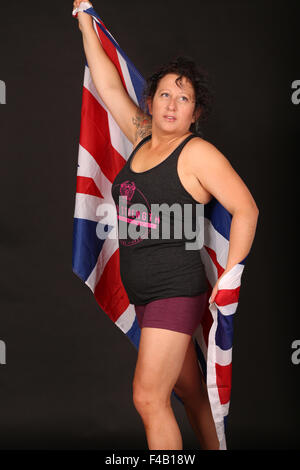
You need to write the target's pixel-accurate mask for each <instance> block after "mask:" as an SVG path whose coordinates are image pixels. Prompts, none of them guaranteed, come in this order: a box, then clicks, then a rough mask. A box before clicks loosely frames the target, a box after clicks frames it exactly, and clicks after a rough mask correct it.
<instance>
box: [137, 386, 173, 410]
mask: <svg viewBox="0 0 300 470" xmlns="http://www.w3.org/2000/svg"><path fill="white" fill-rule="evenodd" d="M132 398H133V403H134V406H135V408H136V410H137V411H138V412H139V414H140V415H142V416H148V415H151V414H155V413H156V412H157V411H158V410H159V409H161V408H162V407H163V406H166V405H167V404H168V403H169V401H170V397H168V396H167V395H166V394H163V393H161V391H159V389H158V387H157V388H156V387H155V386H153V385H152V386H145V385H144V384H142V383H134V384H133V394H132Z"/></svg>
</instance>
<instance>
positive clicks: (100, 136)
mask: <svg viewBox="0 0 300 470" xmlns="http://www.w3.org/2000/svg"><path fill="white" fill-rule="evenodd" d="M109 135H110V133H109V126H108V118H107V113H106V111H105V109H104V108H103V107H102V106H101V105H100V104H99V103H98V101H97V100H96V99H95V98H94V96H93V95H92V94H91V93H90V92H89V90H88V89H87V88H85V87H83V92H82V110H81V126H80V145H81V146H82V147H83V148H85V149H86V150H87V151H88V152H89V153H90V154H91V155H92V157H93V158H94V159H95V160H96V162H97V163H98V165H99V166H100V168H101V170H102V172H103V174H104V175H105V176H106V178H107V179H108V180H109V181H110V182H111V183H112V182H113V180H114V179H115V177H116V175H117V174H118V173H119V172H120V171H121V169H122V168H123V166H124V165H125V163H126V161H125V159H124V158H123V157H122V155H120V154H119V152H117V151H116V149H115V148H114V147H113V146H112V145H111V142H110V140H109V138H108V136H109Z"/></svg>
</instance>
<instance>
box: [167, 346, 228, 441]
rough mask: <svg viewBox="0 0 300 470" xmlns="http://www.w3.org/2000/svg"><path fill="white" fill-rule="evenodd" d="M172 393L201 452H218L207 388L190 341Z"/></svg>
mask: <svg viewBox="0 0 300 470" xmlns="http://www.w3.org/2000/svg"><path fill="white" fill-rule="evenodd" d="M174 391H175V393H176V394H177V395H178V396H179V397H180V398H182V400H183V402H184V408H185V411H186V414H187V417H188V419H189V422H190V424H191V426H192V428H193V430H194V432H195V434H196V436H197V439H198V440H199V442H200V445H201V448H202V449H203V450H218V449H219V440H218V437H217V433H216V428H215V424H214V420H213V416H212V412H211V407H210V403H209V398H208V393H207V387H206V384H205V382H204V379H203V377H202V374H201V371H200V369H199V365H198V359H197V355H196V351H195V346H194V344H193V342H192V339H191V340H190V343H189V346H188V349H187V353H186V356H185V359H184V362H183V366H182V370H181V371H180V374H179V377H178V380H177V382H176V384H175V387H174Z"/></svg>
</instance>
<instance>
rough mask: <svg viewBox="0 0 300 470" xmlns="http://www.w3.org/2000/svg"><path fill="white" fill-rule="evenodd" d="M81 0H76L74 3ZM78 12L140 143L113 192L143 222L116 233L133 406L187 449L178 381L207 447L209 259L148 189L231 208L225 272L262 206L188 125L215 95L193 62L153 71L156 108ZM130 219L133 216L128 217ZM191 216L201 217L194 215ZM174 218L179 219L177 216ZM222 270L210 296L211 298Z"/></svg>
mask: <svg viewBox="0 0 300 470" xmlns="http://www.w3.org/2000/svg"><path fill="white" fill-rule="evenodd" d="M81 1H82V0H75V1H74V3H73V5H74V8H76V7H78V6H79V5H80V3H81ZM77 18H78V22H79V28H80V30H81V32H82V37H83V45H84V50H85V54H86V58H87V62H88V65H89V68H90V73H91V75H92V78H93V82H94V84H95V87H96V89H97V92H98V94H99V95H100V97H101V98H102V100H103V102H104V103H105V105H106V106H107V108H108V109H109V111H110V113H111V114H112V116H113V117H114V119H115V121H116V122H117V124H118V125H119V127H120V129H121V130H122V131H123V133H124V134H125V135H126V136H127V138H128V140H129V141H130V142H131V143H132V144H133V151H132V153H131V155H130V157H129V159H128V161H127V163H126V165H125V166H124V167H123V168H122V170H121V171H120V173H119V174H118V175H117V176H116V178H115V180H114V182H113V185H112V194H113V197H114V200H115V202H116V205H117V210H118V217H119V222H120V220H123V222H125V225H126V228H128V227H130V229H132V228H135V227H136V225H139V227H138V228H139V230H137V232H138V234H137V236H135V235H134V236H129V234H128V232H126V234H127V235H126V237H124V238H121V237H119V238H120V240H119V241H120V244H119V246H120V272H121V278H122V281H123V284H124V287H125V289H126V292H127V293H128V297H129V300H130V303H132V304H134V305H135V309H136V313H137V318H138V321H139V324H140V327H141V337H140V344H139V350H138V358H137V363H136V369H135V374H134V380H133V401H134V405H135V407H136V409H137V411H138V413H139V414H140V416H141V418H142V421H143V423H144V427H145V431H146V436H147V442H148V447H149V449H182V437H181V433H180V430H179V427H178V424H177V422H176V419H175V416H174V413H173V410H172V407H171V400H170V397H171V392H172V390H174V391H175V392H176V393H177V395H178V396H179V397H181V398H182V400H183V402H184V407H185V410H186V413H187V416H188V419H189V421H190V423H191V425H192V427H193V430H194V431H195V434H196V436H197V438H198V440H199V442H200V444H201V447H202V449H219V441H218V438H217V435H216V430H215V425H214V421H213V418H212V414H211V409H210V404H209V399H208V394H207V389H206V385H205V382H204V380H203V377H202V375H201V373H200V371H199V366H198V362H197V357H196V354H195V349H194V345H193V342H192V335H193V332H194V331H195V329H196V328H197V326H198V324H199V323H200V321H201V315H202V314H203V312H204V306H205V303H206V300H207V297H206V296H207V291H208V286H207V284H206V280H205V271H204V267H203V263H202V261H201V258H200V256H199V251H198V252H197V251H196V250H185V248H184V247H185V244H184V242H185V238H184V237H183V239H181V240H178V239H177V238H170V237H165V238H162V237H161V225H162V224H161V223H160V222H162V220H160V218H159V217H158V218H156V217H154V216H153V217H152V215H153V214H152V212H151V209H152V205H151V209H150V207H149V198H150V199H151V202H152V203H154V204H157V203H163V202H168V204H169V205H170V204H172V203H173V202H179V204H180V205H184V204H191V205H193V207H195V205H196V204H199V205H202V207H203V205H204V204H207V203H208V202H209V201H210V200H211V199H212V197H213V196H214V197H215V198H216V199H217V200H218V201H219V202H220V203H221V204H222V205H223V206H224V207H225V208H226V209H227V210H228V211H229V212H230V213H231V214H232V222H231V232H230V241H229V253H228V260H227V265H226V269H225V271H224V273H223V274H222V276H223V275H224V274H226V273H227V272H228V271H229V270H230V269H231V268H232V267H233V266H234V265H235V264H237V263H239V262H240V261H242V260H243V259H244V258H245V257H246V256H247V254H248V253H249V251H250V248H251V245H252V242H253V239H254V235H255V230H256V224H257V218H258V208H257V206H256V203H255V201H254V199H253V197H252V195H251V194H250V192H249V190H248V188H247V187H246V185H245V184H244V182H243V181H242V179H241V178H240V177H239V175H238V174H237V173H236V172H235V170H234V169H233V168H232V166H231V165H230V163H229V161H228V160H227V159H226V157H225V156H224V155H223V154H222V153H221V152H220V151H219V150H218V149H217V148H216V147H215V146H214V145H212V144H211V143H209V142H208V141H206V140H204V139H203V138H201V137H199V136H198V135H197V134H195V133H194V132H191V129H195V128H196V126H197V123H198V122H199V120H200V119H201V118H202V117H203V114H205V112H206V110H207V108H208V104H209V103H208V101H207V100H206V97H207V96H208V95H206V93H205V86H203V83H202V82H201V78H203V77H202V76H201V73H200V72H199V71H198V70H197V68H196V66H195V65H194V64H193V63H192V62H191V61H189V60H185V59H184V58H179V59H178V60H175V61H173V62H171V63H170V64H167V65H166V66H164V67H162V68H161V69H160V70H159V71H158V73H157V74H154V75H153V76H152V77H151V78H150V80H148V88H147V89H146V91H145V95H146V103H147V105H148V109H149V113H150V115H149V114H147V112H145V111H143V110H142V109H140V108H139V107H138V106H137V105H136V104H135V103H134V102H133V101H132V100H131V98H130V97H129V95H128V94H127V92H126V90H125V89H124V87H123V85H122V82H121V80H120V77H119V74H118V72H117V70H116V68H115V66H114V64H113V63H112V62H111V60H110V59H109V57H108V56H107V55H106V53H105V51H104V50H103V49H102V47H101V44H100V42H99V40H98V38H97V36H96V33H95V31H94V29H93V26H92V18H91V17H90V16H89V15H87V14H85V13H84V12H79V13H78V17H77ZM122 196H126V198H123V199H122ZM124 200H126V204H128V203H129V205H128V206H126V207H125V211H126V212H125V213H121V210H123V209H124V207H121V206H120V205H119V204H118V203H121V202H122V201H124ZM132 201H134V202H136V203H142V202H143V203H144V207H146V209H147V208H148V209H150V213H149V214H147V217H149V218H147V221H146V222H143V223H142V221H141V220H139V224H138V223H137V220H138V219H139V215H140V212H139V211H137V212H135V214H134V218H132V210H131V209H132V208H133V206H130V204H131V202H132ZM124 214H125V216H124ZM133 220H134V221H135V223H134V224H133V223H129V224H128V222H132V221H133ZM192 220H193V223H194V222H195V217H194V216H193V217H192ZM170 224H171V225H172V227H173V228H174V227H175V220H173V222H172V223H171V222H170ZM150 226H151V229H154V231H155V229H157V228H158V229H159V238H156V237H154V238H153V239H149V237H148V235H149V230H150V228H149V227H150ZM145 227H146V228H145ZM132 233H133V232H131V235H132ZM151 233H152V232H151ZM222 276H221V277H222ZM221 277H220V278H221ZM220 278H219V279H218V282H217V283H216V285H215V286H214V288H213V290H212V293H211V297H210V302H213V301H214V298H215V296H216V293H217V291H218V283H219V281H220Z"/></svg>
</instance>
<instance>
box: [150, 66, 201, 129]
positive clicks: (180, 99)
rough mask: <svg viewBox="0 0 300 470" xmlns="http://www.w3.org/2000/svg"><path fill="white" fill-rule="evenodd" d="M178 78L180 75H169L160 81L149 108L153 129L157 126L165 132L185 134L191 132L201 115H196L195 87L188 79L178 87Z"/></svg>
mask: <svg viewBox="0 0 300 470" xmlns="http://www.w3.org/2000/svg"><path fill="white" fill-rule="evenodd" d="M177 77H179V75H177V74H174V73H169V74H167V75H165V76H164V77H163V78H161V79H160V81H159V82H158V85H157V89H156V92H155V94H154V97H153V100H152V102H151V101H150V100H149V101H148V107H149V111H150V113H151V114H152V127H153V126H154V125H155V126H156V127H157V128H159V129H161V130H164V131H165V132H170V133H174V132H175V133H176V134H177V133H179V134H183V133H186V132H188V131H189V129H190V126H191V124H192V123H193V122H195V120H196V119H197V118H198V116H199V114H198V113H197V115H196V114H195V113H194V109H195V92H194V87H193V85H192V84H191V82H190V81H189V80H188V79H187V78H186V77H182V79H181V81H179V82H178V85H177V84H176V82H175V80H176V78H177Z"/></svg>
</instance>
